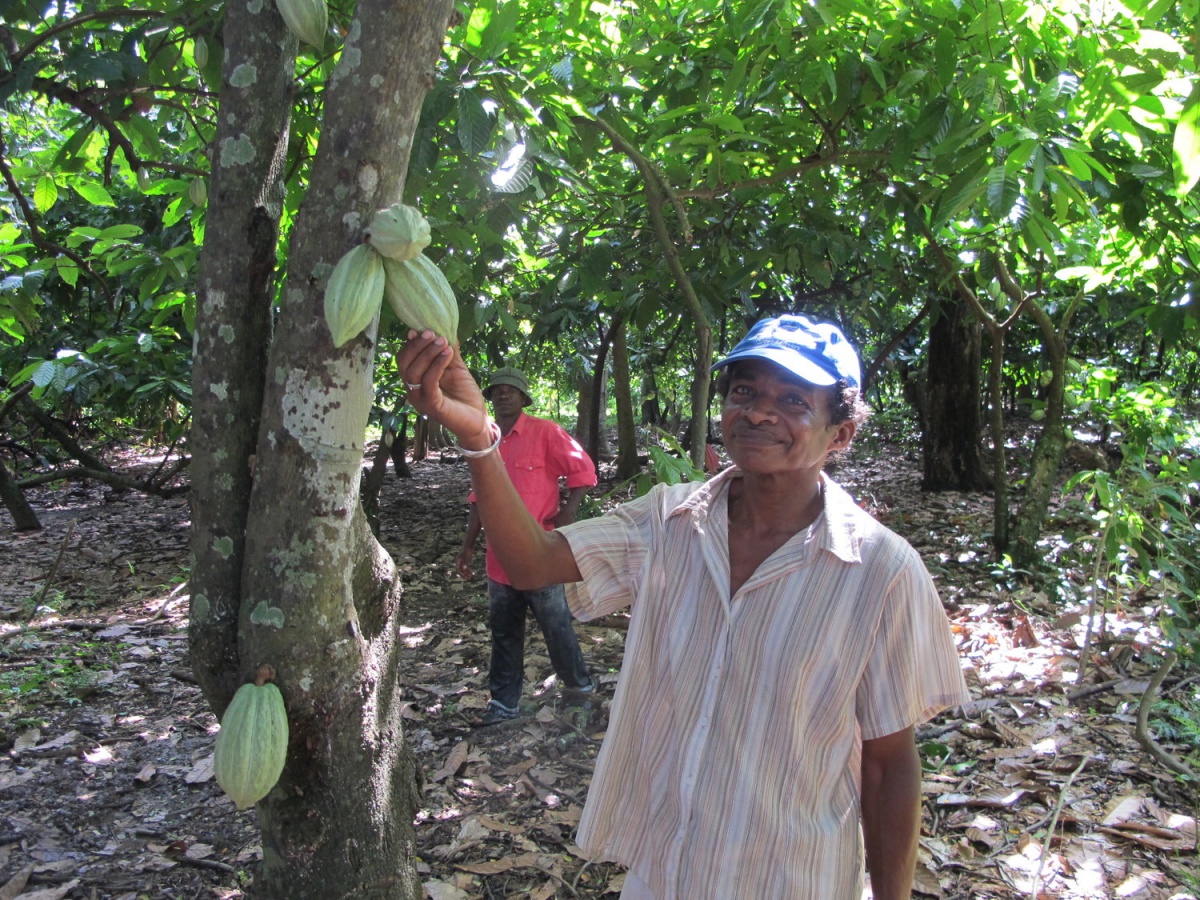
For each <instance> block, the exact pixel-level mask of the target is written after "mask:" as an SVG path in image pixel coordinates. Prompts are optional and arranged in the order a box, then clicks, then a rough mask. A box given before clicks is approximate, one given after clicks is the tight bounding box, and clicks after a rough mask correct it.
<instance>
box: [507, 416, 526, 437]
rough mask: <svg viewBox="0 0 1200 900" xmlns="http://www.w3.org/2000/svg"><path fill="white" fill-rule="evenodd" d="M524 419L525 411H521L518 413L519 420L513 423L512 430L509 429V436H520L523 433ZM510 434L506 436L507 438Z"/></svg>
mask: <svg viewBox="0 0 1200 900" xmlns="http://www.w3.org/2000/svg"><path fill="white" fill-rule="evenodd" d="M524 419H525V410H521V411H520V412H519V413H517V419H516V421H515V422H513V423H512V428H510V429H508V434H519V433H520V431H521V422H523V421H524ZM508 434H506V435H505V437H508Z"/></svg>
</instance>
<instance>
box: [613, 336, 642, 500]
mask: <svg viewBox="0 0 1200 900" xmlns="http://www.w3.org/2000/svg"><path fill="white" fill-rule="evenodd" d="M627 328H628V326H627V325H622V326H621V327H620V328H618V329H617V332H616V334H614V335H613V345H612V361H613V363H612V371H613V393H614V395H615V397H616V401H617V472H616V475H617V480H618V481H625V480H626V479H629V478H632V477H633V476H634V475H636V474H637V473H638V469H639V466H638V459H637V455H638V452H637V451H638V448H637V425H636V424H635V423H634V419H633V396H632V385H631V384H630V380H629V346H628V344H627V343H626V340H625V332H626V330H627Z"/></svg>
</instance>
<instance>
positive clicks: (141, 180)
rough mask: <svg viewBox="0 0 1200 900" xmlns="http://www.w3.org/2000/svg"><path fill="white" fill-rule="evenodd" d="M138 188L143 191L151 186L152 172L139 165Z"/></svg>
mask: <svg viewBox="0 0 1200 900" xmlns="http://www.w3.org/2000/svg"><path fill="white" fill-rule="evenodd" d="M137 183H138V188H139V189H140V190H142V191H147V190H149V188H150V173H149V172H147V171H146V170H145V169H143V168H142V167H141V166H138V170H137Z"/></svg>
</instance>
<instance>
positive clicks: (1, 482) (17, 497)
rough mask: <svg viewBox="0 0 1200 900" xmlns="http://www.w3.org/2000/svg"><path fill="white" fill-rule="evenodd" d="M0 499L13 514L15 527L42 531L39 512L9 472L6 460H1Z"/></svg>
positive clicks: (21, 529) (23, 529)
mask: <svg viewBox="0 0 1200 900" xmlns="http://www.w3.org/2000/svg"><path fill="white" fill-rule="evenodd" d="M0 501H3V503H4V508H5V509H7V510H8V514H9V515H10V516H12V519H13V527H14V528H16V530H17V531H41V529H42V523H41V522H40V521H39V520H38V517H37V513H35V512H34V511H33V507H32V506H30V505H29V501H28V500H26V499H25V494H24V493H23V492H22V491H21V489H20V488H19V487H17V484H16V482H14V481H13V480H12V477H11V476H10V475H9V474H8V469H7V468H6V467H5V465H4V460H0Z"/></svg>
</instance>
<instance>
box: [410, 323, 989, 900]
mask: <svg viewBox="0 0 1200 900" xmlns="http://www.w3.org/2000/svg"><path fill="white" fill-rule="evenodd" d="M399 362H400V368H401V371H402V372H403V373H404V374H405V380H406V381H408V382H409V383H410V388H411V387H412V386H413V385H416V384H419V389H417V390H416V391H415V392H414V393H415V395H416V396H414V395H412V394H410V397H411V398H412V400H413V402H414V403H415V404H416V405H417V408H418V409H419V410H420V411H421V412H423V413H425V414H427V415H430V416H431V417H433V418H435V419H437V420H438V421H440V422H442V423H443V424H444V425H446V427H448V428H449V429H450V430H452V431H453V432H455V433H456V434H457V435H459V437H460V439H461V444H462V446H463V448H464V452H465V454H466V455H467V456H468V457H469V458H470V465H471V474H472V480H473V483H474V487H475V493H476V497H477V501H478V508H479V511H480V513H481V515H482V517H483V520H484V527H485V528H486V527H487V526H488V521H489V518H492V520H493V521H495V522H497V524H499V523H500V522H504V523H505V529H504V531H503V534H502V535H498V538H499V540H498V541H497V543H496V544H495V547H494V549H495V550H496V552H497V554H498V555H499V557H500V558H501V559H502V560H503V561H504V565H505V568H506V569H508V571H510V572H512V573H516V572H520V573H521V575H522V578H523V579H527V583H526V584H524V585H523V586H526V587H535V586H537V585H539V584H543V583H553V582H564V583H567V584H568V602H569V603H570V604H571V608H572V611H573V612H574V613H575V614H576V615H577V616H579V617H580V618H583V619H588V618H592V617H595V616H600V615H604V614H606V613H608V612H612V611H614V610H616V609H620V608H622V607H625V606H628V607H630V609H631V619H630V629H629V636H628V640H627V643H626V648H625V660H624V664H623V666H622V670H621V677H620V681H619V683H618V686H617V692H616V696H615V698H614V701H613V707H612V711H611V719H610V725H609V730H608V735H607V737H606V738H605V742H604V745H603V747H602V749H601V752H600V756H599V758H598V759H597V764H596V773H595V777H594V778H593V781H592V784H591V787H590V789H589V794H588V799H587V803H586V806H585V809H584V813H583V819H582V821H581V823H580V828H579V835H578V842H579V845H580V846H581V847H582V848H584V849H585V850H586V851H588V852H589V853H592V854H593V855H595V856H596V857H597V858H605V859H612V860H616V861H618V862H621V863H623V864H625V865H626V866H628V869H629V871H628V873H627V876H626V882H625V889H624V892H623V893H622V897H623V898H625V900H684V898H686V900H731V898H748V900H749V898H754V900H765V898H771V900H776V898H778V900H860V897H861V896H862V891H863V879H862V871H863V859H864V851H865V859H866V865H867V869H868V870H869V872H870V875H871V887H872V890H873V892H874V896H875V898H876V900H905V898H908V897H910V896H911V890H912V880H913V871H914V867H915V863H916V851H917V839H918V835H919V831H920V799H921V798H920V788H921V775H920V773H921V768H920V759H919V756H918V754H917V750H916V745H915V740H914V728H915V727H916V725H917V724H919V723H920V722H922V721H924V720H926V719H928V718H929V717H930V716H932V715H933V714H935V713H936V712H938V711H940V710H942V709H945V708H946V707H949V706H953V705H956V704H960V703H962V702H965V701H966V700H967V699H968V695H967V692H966V687H965V683H964V681H963V677H962V673H961V669H960V667H959V663H958V659H957V655H956V653H955V650H954V645H953V642H952V639H951V636H950V632H949V628H948V627H947V623H946V618H945V613H944V612H943V611H942V608H941V604H940V601H939V600H938V596H937V592H936V590H935V589H934V587H933V584H932V581H931V579H930V577H929V575H928V573H927V571H926V569H925V567H924V565H923V564H922V563H921V560H920V558H919V557H918V555H917V553H916V551H914V550H913V549H912V547H911V546H909V545H908V544H907V543H906V542H905V541H904V540H903V539H901V538H900V537H898V536H897V535H895V534H894V533H892V532H891V531H889V530H888V529H886V528H884V527H883V526H882V525H881V524H879V523H878V522H876V521H875V520H874V519H872V518H871V517H870V516H869V515H867V513H865V512H864V511H862V510H861V509H860V508H859V507H858V506H857V505H856V504H855V503H854V502H853V501H852V500H851V499H850V497H849V496H848V495H847V494H846V493H845V492H844V491H843V490H842V489H841V488H840V487H839V486H838V485H837V484H836V483H835V482H834V481H832V480H831V479H830V478H828V477H827V476H826V475H825V474H824V471H823V469H824V465H825V462H826V460H827V459H828V458H829V457H830V455H831V454H836V453H841V452H844V451H845V450H847V449H848V448H849V446H850V444H851V442H852V440H853V438H854V434H855V431H856V430H857V428H858V426H859V424H860V423H861V422H862V420H863V418H864V417H865V413H866V408H865V406H864V405H863V404H862V401H861V397H860V394H861V381H862V375H861V368H860V364H859V361H858V357H857V354H856V353H855V351H854V349H853V347H851V346H850V344H849V343H848V342H847V341H846V339H845V337H844V336H843V335H842V333H841V332H840V331H839V330H838V329H837V328H836V327H835V326H833V325H829V324H823V323H817V322H814V321H812V320H810V319H808V318H806V317H804V316H794V315H787V316H780V317H778V318H775V319H767V320H764V321H762V322H759V323H758V324H757V325H755V327H754V328H753V329H751V331H750V333H749V334H748V335H747V336H746V338H745V339H743V340H742V341H741V342H740V343H739V344H738V345H737V346H736V347H734V349H733V351H732V352H731V353H730V354H729V355H728V356H727V357H725V358H724V359H723V360H721V361H720V362H719V363H717V365H716V366H715V367H714V368H715V369H716V370H718V372H719V373H720V374H719V381H718V387H719V392H720V393H721V396H722V407H721V425H722V432H723V436H724V438H725V446H726V449H727V450H728V452H729V456H730V458H731V459H732V461H733V463H734V465H733V466H732V467H731V468H729V469H727V470H725V471H724V472H722V473H721V474H719V475H717V476H716V477H714V478H712V479H710V480H709V481H707V482H704V483H703V484H684V485H671V486H668V485H659V486H657V487H656V488H655V489H654V490H652V491H651V492H650V493H649V494H647V495H646V496H645V497H642V498H640V499H638V500H636V501H633V502H631V503H628V504H625V505H624V506H621V507H619V508H618V509H616V510H615V511H613V512H612V513H610V514H609V515H606V516H602V517H600V518H597V519H590V520H587V521H584V522H579V523H576V524H574V525H570V526H567V527H565V528H562V529H558V530H556V531H551V532H545V531H542V530H541V529H540V528H539V527H537V524H536V522H533V521H532V519H529V520H524V519H522V520H518V519H517V518H516V517H515V515H514V513H515V511H516V509H517V505H518V504H519V502H520V501H519V498H517V497H516V494H515V491H514V490H513V488H512V485H511V483H509V481H508V480H507V478H506V477H505V475H504V468H503V465H502V464H500V463H499V461H498V459H497V457H496V454H495V453H494V447H495V440H494V439H495V434H496V431H495V429H494V428H493V427H492V426H491V425H490V423H488V420H487V418H486V414H485V412H484V406H483V402H482V397H481V396H480V395H479V390H478V387H477V386H476V385H475V383H474V381H473V380H472V379H471V377H470V374H469V372H467V370H466V367H465V366H464V365H463V363H462V360H461V357H459V355H458V353H457V350H456V349H455V348H454V347H451V346H449V345H447V344H446V342H445V341H444V340H443V339H440V338H437V337H436V336H434V335H433V334H432V333H430V332H425V333H423V334H421V335H415V334H413V335H410V340H409V342H408V343H407V344H406V346H405V348H404V349H403V350H402V352H401V355H400V360H399Z"/></svg>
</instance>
